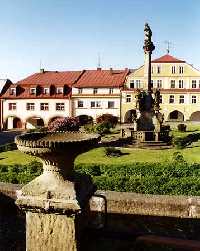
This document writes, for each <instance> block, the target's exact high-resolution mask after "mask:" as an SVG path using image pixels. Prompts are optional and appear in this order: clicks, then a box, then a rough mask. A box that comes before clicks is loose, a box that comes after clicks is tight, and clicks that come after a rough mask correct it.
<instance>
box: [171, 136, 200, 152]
mask: <svg viewBox="0 0 200 251" xmlns="http://www.w3.org/2000/svg"><path fill="white" fill-rule="evenodd" d="M198 140H200V133H191V134H188V135H187V136H185V137H176V138H174V139H173V145H174V146H175V147H176V148H178V149H183V148H185V147H187V146H189V145H191V144H192V143H193V142H197V141H198Z"/></svg>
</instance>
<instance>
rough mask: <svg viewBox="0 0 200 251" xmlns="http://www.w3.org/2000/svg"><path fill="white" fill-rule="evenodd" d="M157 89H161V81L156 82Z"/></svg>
mask: <svg viewBox="0 0 200 251" xmlns="http://www.w3.org/2000/svg"><path fill="white" fill-rule="evenodd" d="M157 88H162V80H157Z"/></svg>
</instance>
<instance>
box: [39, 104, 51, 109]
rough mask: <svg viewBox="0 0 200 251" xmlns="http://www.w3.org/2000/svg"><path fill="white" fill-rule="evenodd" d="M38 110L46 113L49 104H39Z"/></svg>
mask: <svg viewBox="0 0 200 251" xmlns="http://www.w3.org/2000/svg"><path fill="white" fill-rule="evenodd" d="M40 110H41V111H48V110H49V104H48V103H41V104H40Z"/></svg>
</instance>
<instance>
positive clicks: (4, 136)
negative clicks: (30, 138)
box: [0, 131, 22, 145]
mask: <svg viewBox="0 0 200 251" xmlns="http://www.w3.org/2000/svg"><path fill="white" fill-rule="evenodd" d="M21 133H22V131H5V132H0V145H4V144H7V143H11V142H13V141H14V139H15V136H16V135H18V134H21Z"/></svg>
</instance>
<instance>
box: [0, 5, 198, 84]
mask: <svg viewBox="0 0 200 251" xmlns="http://www.w3.org/2000/svg"><path fill="white" fill-rule="evenodd" d="M0 6H1V14H0V78H9V79H11V80H12V81H13V82H17V81H18V80H21V79H23V78H25V77H27V76H28V75H31V74H33V73H35V72H38V71H39V69H40V65H41V68H44V69H45V70H58V71H64V70H79V69H95V68H96V67H97V65H98V57H100V62H101V67H102V68H110V67H113V68H117V69H123V68H126V67H128V68H137V67H139V66H141V65H142V64H143V49H142V46H143V39H144V31H143V29H144V23H145V22H148V23H149V25H150V27H151V29H152V32H153V36H152V40H153V42H154V44H155V46H156V49H155V51H154V52H153V58H157V57H160V56H162V55H164V54H166V44H165V41H166V40H168V41H170V42H171V43H172V45H171V48H170V54H171V55H173V56H175V57H177V58H180V59H184V60H186V61H187V62H188V63H190V64H193V65H194V66H195V67H196V68H198V69H200V47H199V44H200V32H199V27H200V15H199V12H200V1H199V0H167V1H164V0H162V1H161V0H84V1H83V0H7V1H5V0H0ZM98 55H99V56H98Z"/></svg>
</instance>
